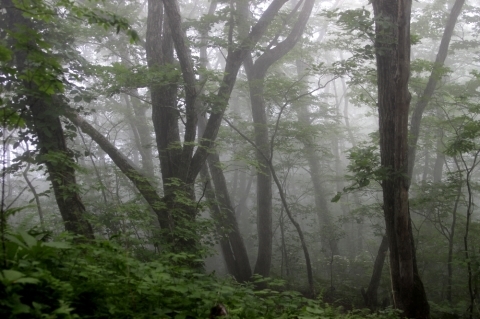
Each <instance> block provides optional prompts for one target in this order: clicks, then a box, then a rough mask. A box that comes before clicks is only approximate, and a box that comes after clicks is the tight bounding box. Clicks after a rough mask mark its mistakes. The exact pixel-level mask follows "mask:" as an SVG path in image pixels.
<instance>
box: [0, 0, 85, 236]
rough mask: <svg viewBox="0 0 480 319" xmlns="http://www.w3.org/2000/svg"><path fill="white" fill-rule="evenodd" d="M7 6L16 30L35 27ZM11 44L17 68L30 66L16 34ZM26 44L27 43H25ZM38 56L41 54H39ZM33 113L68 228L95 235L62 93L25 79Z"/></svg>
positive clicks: (32, 122)
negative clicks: (69, 144) (78, 178)
mask: <svg viewBox="0 0 480 319" xmlns="http://www.w3.org/2000/svg"><path fill="white" fill-rule="evenodd" d="M2 3H3V4H4V5H5V6H4V8H5V9H6V10H7V25H8V28H9V29H10V30H11V31H12V32H23V31H22V30H23V29H22V28H21V27H20V28H19V26H23V27H27V28H28V27H29V26H30V27H31V28H32V29H34V28H35V26H32V24H31V21H30V20H28V19H26V18H25V17H24V16H23V12H22V11H21V10H19V9H17V8H16V7H15V4H14V3H13V1H11V0H3V2H2ZM10 45H11V46H12V51H13V52H14V56H15V63H16V65H15V66H16V68H17V71H18V72H19V73H21V72H24V71H26V70H27V68H28V67H29V66H27V63H28V58H29V56H28V52H27V50H25V48H24V47H21V44H19V43H17V42H16V41H15V39H14V38H12V39H11V41H10ZM23 45H24V44H23ZM29 45H31V47H30V50H31V51H32V50H33V51H34V52H35V53H37V54H42V49H40V48H37V47H36V44H35V43H30V44H29ZM37 59H38V57H37ZM24 86H25V88H26V92H27V93H26V95H27V101H26V104H27V105H28V106H29V107H30V114H31V117H30V118H29V119H28V121H27V122H28V124H29V126H30V128H31V129H32V130H33V131H34V132H35V135H36V137H37V140H36V143H37V145H36V146H37V148H38V150H39V152H40V154H39V160H40V162H42V163H44V164H45V166H46V167H47V171H48V175H49V179H50V182H51V183H52V188H53V191H54V195H55V199H56V201H57V204H58V208H59V210H60V214H61V215H62V219H63V222H64V223H65V229H66V230H67V231H71V232H72V233H74V234H78V235H82V236H84V237H85V238H87V239H93V238H94V234H93V229H92V227H91V225H90V223H89V222H88V221H87V219H86V217H85V206H84V205H83V203H82V200H81V199H80V195H79V186H78V184H77V182H76V178H75V165H76V164H75V162H74V160H73V154H72V152H71V151H70V150H69V149H68V147H67V144H66V140H65V135H64V132H63V127H62V123H61V122H60V115H61V114H62V112H63V109H62V106H63V103H62V102H61V100H62V97H60V96H56V95H50V94H48V93H46V92H41V91H40V90H39V88H38V86H37V85H36V84H34V83H33V82H28V81H25V82H24Z"/></svg>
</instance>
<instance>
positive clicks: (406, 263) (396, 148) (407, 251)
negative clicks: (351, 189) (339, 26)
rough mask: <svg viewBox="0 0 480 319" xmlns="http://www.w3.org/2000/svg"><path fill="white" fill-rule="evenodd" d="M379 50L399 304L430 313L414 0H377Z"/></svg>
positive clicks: (388, 216)
mask: <svg viewBox="0 0 480 319" xmlns="http://www.w3.org/2000/svg"><path fill="white" fill-rule="evenodd" d="M372 3H373V9H374V14H375V18H376V24H375V33H376V38H375V54H376V60H377V82H378V113H379V128H380V156H381V166H382V168H383V169H384V171H385V174H386V176H385V177H384V179H383V181H382V189H383V209H384V214H385V223H386V230H387V236H388V239H389V248H390V268H391V278H392V287H393V297H394V306H395V307H396V308H399V309H401V310H403V311H404V316H405V317H407V318H419V319H420V318H429V312H430V309H429V305H428V302H427V298H426V294H425V289H424V287H423V283H422V281H421V280H420V277H419V275H418V270H417V266H416V260H415V251H414V242H413V236H412V232H411V221H410V212H409V209H408V187H409V180H408V178H407V174H408V157H407V156H408V144H407V138H408V108H409V104H410V93H409V92H408V80H409V76H410V14H411V0H395V1H393V0H390V1H386V0H375V1H373V2H372Z"/></svg>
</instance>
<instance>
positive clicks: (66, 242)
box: [0, 231, 397, 319]
mask: <svg viewBox="0 0 480 319" xmlns="http://www.w3.org/2000/svg"><path fill="white" fill-rule="evenodd" d="M1 257H2V258H1V268H0V269H1V272H0V318H177V319H181V318H208V316H209V310H210V308H211V307H212V306H214V305H216V304H218V303H223V304H224V305H225V306H226V308H227V309H228V316H227V318H252V319H253V318H299V319H300V318H304V319H307V318H352V319H354V318H385V319H387V318H392V319H393V318H397V315H396V313H395V312H393V311H387V312H384V313H378V314H370V313H369V312H368V311H363V310H358V311H353V312H349V313H342V311H341V310H339V309H336V308H335V307H332V306H329V305H328V304H324V303H322V302H320V301H318V300H310V299H306V298H304V297H302V296H301V295H300V294H299V293H297V292H293V291H278V289H277V290H275V289H274V288H278V286H277V285H278V284H279V282H278V281H273V280H270V281H269V287H270V289H265V290H254V289H253V285H252V284H245V285H240V284H238V283H236V282H234V281H233V280H230V279H220V278H217V277H215V276H214V275H213V274H205V273H199V272H198V271H194V270H192V269H189V268H188V267H187V266H185V265H187V264H189V263H191V261H192V258H193V257H192V256H189V255H186V254H170V255H163V256H160V257H159V259H158V260H155V261H150V262H142V261H139V260H137V259H136V258H134V257H132V256H131V255H130V253H129V252H128V251H125V249H123V248H121V247H119V246H117V245H115V244H114V243H112V242H110V241H96V242H93V243H88V244H86V243H75V241H74V240H73V239H72V238H69V237H65V236H64V237H63V238H60V239H56V240H55V241H52V240H47V238H46V235H45V234H34V233H32V232H25V231H16V232H11V233H7V234H5V235H4V238H3V239H2V249H1Z"/></svg>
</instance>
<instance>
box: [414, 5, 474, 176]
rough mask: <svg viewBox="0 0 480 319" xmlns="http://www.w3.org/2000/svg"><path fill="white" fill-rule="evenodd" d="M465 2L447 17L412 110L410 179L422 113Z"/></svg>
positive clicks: (454, 8) (430, 95) (440, 76)
mask: <svg viewBox="0 0 480 319" xmlns="http://www.w3.org/2000/svg"><path fill="white" fill-rule="evenodd" d="M464 3H465V0H456V1H455V3H454V5H453V7H452V10H451V11H450V15H449V16H448V20H447V24H446V25H445V30H444V31H443V36H442V40H441V42H440V47H439V48H438V53H437V57H436V59H435V62H434V64H433V69H432V72H431V74H430V77H429V79H428V83H427V86H426V87H425V90H424V91H423V94H422V95H421V96H420V97H419V98H418V101H417V103H416V104H415V107H414V109H413V114H412V119H411V122H410V141H409V148H408V176H410V178H411V177H412V175H413V166H414V163H415V155H416V150H417V141H418V138H419V134H420V124H421V121H422V116H423V112H424V111H425V108H426V107H427V106H428V104H429V102H430V100H431V98H432V96H433V93H434V92H435V88H436V86H437V83H438V81H439V80H441V78H442V73H441V69H442V67H443V65H444V64H445V60H446V59H447V54H448V47H449V45H450V40H451V39H452V35H453V30H454V28H455V25H456V23H457V19H458V16H459V15H460V13H461V12H462V8H463V4H464Z"/></svg>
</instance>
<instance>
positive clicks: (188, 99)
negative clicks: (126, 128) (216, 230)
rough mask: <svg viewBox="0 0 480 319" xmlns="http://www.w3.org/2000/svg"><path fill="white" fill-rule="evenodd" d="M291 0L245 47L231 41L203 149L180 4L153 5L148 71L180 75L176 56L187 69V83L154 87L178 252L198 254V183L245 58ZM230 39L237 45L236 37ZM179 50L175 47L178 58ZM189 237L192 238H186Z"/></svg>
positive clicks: (269, 12) (272, 11)
mask: <svg viewBox="0 0 480 319" xmlns="http://www.w3.org/2000/svg"><path fill="white" fill-rule="evenodd" d="M286 1H287V0H273V1H272V2H271V3H270V5H269V6H268V7H267V8H266V9H265V11H264V12H263V14H262V16H261V17H260V18H259V20H258V21H257V23H256V24H255V25H254V26H253V27H252V29H251V31H250V33H249V34H248V35H247V36H246V37H245V38H244V39H242V40H241V43H239V45H234V44H233V43H230V45H229V49H228V55H227V57H226V63H225V70H224V77H223V79H222V80H221V81H220V83H219V89H218V92H217V97H218V98H217V99H216V101H215V103H213V104H214V105H212V108H211V112H210V117H209V118H208V121H207V124H206V126H205V130H204V133H203V136H202V137H201V139H199V143H198V145H197V144H196V143H195V142H196V140H195V139H196V129H197V115H198V114H197V107H196V106H197V105H196V101H197V97H198V94H199V92H200V90H199V88H197V85H198V86H200V84H201V83H198V81H197V80H196V75H195V70H194V68H193V60H192V58H191V54H190V47H189V46H188V43H187V36H186V34H185V31H184V29H183V27H182V21H181V16H180V11H179V6H178V3H177V1H176V0H163V1H162V2H160V1H154V0H149V1H148V17H147V36H146V53H147V64H148V68H149V69H150V70H152V71H161V70H164V71H168V73H169V74H174V73H175V72H171V71H173V70H175V69H177V68H178V67H177V65H176V63H175V58H174V57H176V58H177V59H178V62H179V63H178V64H179V66H180V71H181V79H180V76H178V78H171V79H170V78H169V79H167V80H168V81H164V82H167V83H163V84H154V85H152V86H151V87H150V94H151V98H152V119H153V124H154V129H155V134H156V142H157V147H158V151H159V157H160V168H161V172H162V179H163V187H164V193H165V200H164V202H165V205H164V212H165V214H166V215H167V216H168V217H169V222H170V227H171V228H172V229H173V230H174V237H173V238H172V240H171V242H172V244H173V245H172V248H175V250H187V251H196V249H197V246H198V241H199V238H198V236H197V234H196V233H195V225H194V222H195V216H196V209H195V205H194V198H195V197H194V191H193V184H194V182H195V179H196V177H197V175H198V174H199V172H200V170H201V169H202V167H203V166H204V164H205V161H206V159H207V157H208V156H209V152H210V151H211V149H212V147H213V146H214V142H215V139H216V137H217V134H218V130H219V128H220V125H221V123H222V118H223V114H224V112H225V110H226V107H227V105H228V100H229V98H230V95H231V93H232V90H233V86H234V84H235V81H236V77H237V73H238V70H239V68H240V66H241V64H242V62H243V60H244V59H245V57H246V55H247V54H248V53H249V52H250V50H251V48H252V47H253V46H254V45H255V44H256V43H257V42H258V41H259V40H260V38H261V37H262V36H263V34H264V33H265V31H266V30H267V27H268V26H269V24H270V23H271V22H272V20H273V18H274V17H276V15H277V13H278V11H279V10H280V9H281V8H282V7H283V5H284V3H285V2H286ZM164 9H165V19H164V15H163V10H164ZM229 28H230V32H229V33H230V34H232V32H233V28H234V25H233V23H232V24H230V25H229ZM229 41H230V42H232V41H233V40H232V37H230V38H229ZM173 48H175V53H176V55H175V56H174V54H173ZM164 73H166V72H164ZM180 80H183V81H180ZM180 83H181V84H182V89H183V92H184V107H185V120H184V121H183V123H184V125H185V126H184V129H183V143H182V141H181V139H180V129H179V119H180V110H179V109H178V105H177V96H176V93H177V87H178V86H179V84H180ZM197 146H198V147H197ZM187 234H188V236H185V235H187ZM187 237H189V238H187Z"/></svg>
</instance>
